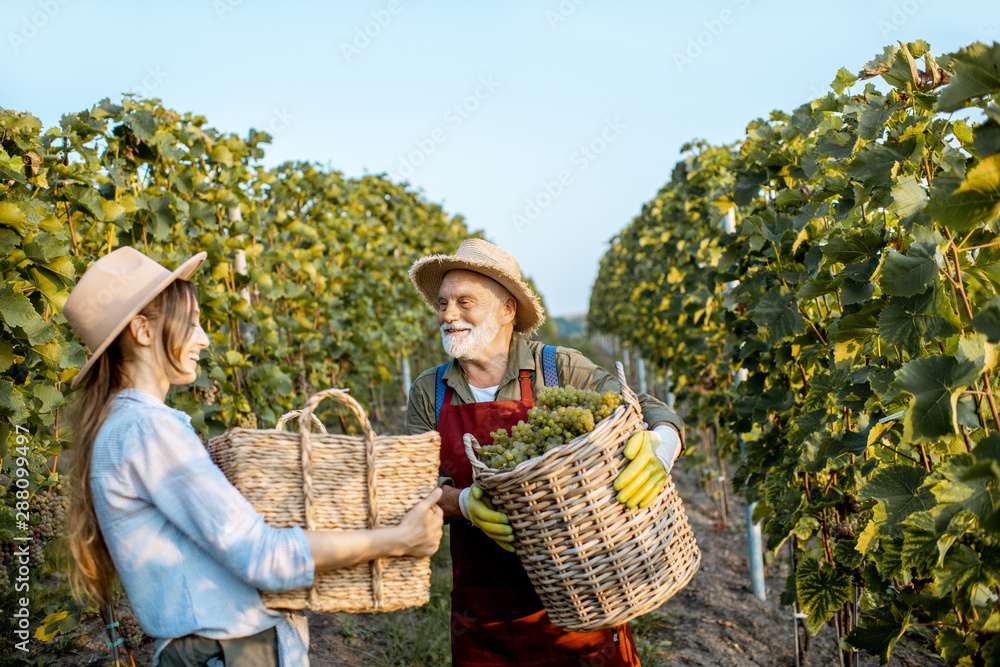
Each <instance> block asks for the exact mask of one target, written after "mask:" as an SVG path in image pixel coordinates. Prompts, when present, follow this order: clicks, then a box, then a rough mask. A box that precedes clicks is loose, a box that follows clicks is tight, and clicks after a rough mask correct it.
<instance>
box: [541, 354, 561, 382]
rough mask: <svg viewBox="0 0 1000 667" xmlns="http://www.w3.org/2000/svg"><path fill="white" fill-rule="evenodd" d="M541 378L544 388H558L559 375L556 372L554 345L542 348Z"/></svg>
mask: <svg viewBox="0 0 1000 667" xmlns="http://www.w3.org/2000/svg"><path fill="white" fill-rule="evenodd" d="M542 377H543V378H544V379H545V386H546V387H558V386H559V374H558V373H557V372H556V348H555V346H554V345H545V346H543V347H542Z"/></svg>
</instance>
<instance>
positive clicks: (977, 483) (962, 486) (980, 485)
mask: <svg viewBox="0 0 1000 667" xmlns="http://www.w3.org/2000/svg"><path fill="white" fill-rule="evenodd" d="M984 446H985V447H987V448H988V447H989V446H990V443H984ZM973 451H976V450H973ZM984 454H985V453H984ZM983 458H984V459H985V458H986V456H985V455H984V456H983ZM974 471H975V464H974V462H973V458H972V455H970V454H966V453H962V454H959V455H956V456H951V457H948V458H947V459H945V460H944V461H942V462H941V464H940V465H938V467H937V468H935V469H934V474H933V476H932V477H931V478H930V481H929V484H930V487H931V492H932V493H933V494H934V496H935V497H936V498H937V501H938V503H941V504H942V505H945V506H948V507H949V508H951V512H950V514H955V513H956V512H960V511H962V512H967V513H970V514H971V515H972V516H974V517H975V516H986V515H987V514H988V513H990V512H992V511H993V508H994V507H995V506H996V500H995V499H994V497H993V489H992V484H991V482H992V477H985V476H979V475H974V474H973V475H970V472H974Z"/></svg>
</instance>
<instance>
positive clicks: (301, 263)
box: [0, 96, 469, 650]
mask: <svg viewBox="0 0 1000 667" xmlns="http://www.w3.org/2000/svg"><path fill="white" fill-rule="evenodd" d="M269 141H270V136H269V135H267V134H266V133H263V132H259V131H256V130H253V129H251V130H250V131H249V132H248V133H247V134H246V136H243V137H241V136H237V135H236V134H227V133H222V132H219V131H217V130H215V129H213V128H211V127H208V126H207V121H206V119H205V118H204V117H202V116H198V115H196V114H191V113H185V114H180V113H177V112H175V111H172V110H170V109H166V108H164V107H163V106H162V105H161V104H160V103H159V101H158V100H138V99H134V98H132V97H130V96H126V97H125V98H124V99H123V100H122V101H121V103H120V104H119V103H113V102H111V101H110V100H107V99H105V100H103V101H102V102H100V103H99V104H97V105H95V106H94V107H92V108H91V109H89V110H85V111H81V112H79V113H71V114H66V115H64V116H63V117H62V120H61V121H60V123H59V125H58V126H57V127H51V128H48V129H47V130H45V131H44V132H42V128H41V124H40V123H39V121H38V120H37V119H36V118H34V117H32V116H30V115H29V114H23V113H16V112H11V111H6V110H2V109H0V271H2V274H3V283H2V285H0V320H2V323H0V417H2V419H0V473H2V475H4V476H6V478H9V479H15V478H17V477H18V476H19V475H20V474H22V473H18V470H19V469H24V471H25V479H27V484H28V486H27V487H26V489H25V490H26V492H27V493H28V494H29V495H34V494H35V493H36V492H37V491H39V490H40V489H42V488H44V487H47V486H49V485H51V484H53V483H55V481H56V478H57V476H56V474H55V462H56V459H55V457H57V456H58V455H59V453H60V451H61V450H62V448H63V447H65V446H67V444H68V443H69V441H70V439H71V436H72V434H71V431H70V430H69V429H68V428H67V426H66V422H67V415H66V407H67V406H66V404H67V401H68V400H70V399H71V398H72V397H71V396H69V395H64V393H65V392H68V391H69V383H70V382H71V381H72V379H73V377H74V376H75V374H76V372H77V369H78V368H79V367H80V366H81V365H82V364H83V362H84V360H85V358H86V352H85V350H84V348H83V346H82V344H81V343H80V341H79V340H78V339H77V338H76V336H75V335H74V334H73V332H72V331H71V330H70V328H69V326H68V325H67V323H66V320H65V318H64V317H63V316H62V307H63V304H64V303H65V301H66V298H67V296H68V294H69V291H70V290H71V289H72V287H73V285H75V283H76V280H77V278H78V277H79V276H80V275H82V273H83V272H84V271H85V270H86V269H87V267H88V266H89V265H90V264H91V263H92V262H93V261H94V260H95V259H96V258H97V257H100V256H102V255H104V254H106V253H108V252H110V251H111V250H113V249H115V248H117V247H119V246H122V245H130V246H134V247H136V248H138V249H139V250H142V251H143V252H145V253H146V254H148V255H149V256H150V257H152V258H153V259H155V260H157V261H161V262H163V263H164V264H165V265H167V266H168V267H174V266H176V265H178V264H179V263H181V262H183V261H184V260H186V259H187V258H189V257H190V256H191V255H193V254H194V253H196V252H199V251H205V252H207V253H208V260H207V263H206V265H205V268H203V269H202V271H201V272H200V273H198V274H197V275H196V276H195V277H194V279H193V280H194V281H195V283H196V284H197V285H198V289H199V295H200V305H201V320H202V323H203V325H204V327H205V330H206V331H207V333H208V334H209V336H210V338H211V342H212V344H211V347H210V348H209V350H208V351H207V353H206V355H205V356H204V357H203V362H202V368H201V373H200V375H199V378H198V380H197V382H195V384H194V385H193V386H192V387H187V388H180V389H178V390H177V391H174V392H172V393H171V395H170V396H169V397H168V402H169V403H170V404H172V405H173V406H174V407H177V408H179V409H182V410H185V411H186V412H188V413H189V414H190V415H191V416H192V421H193V424H194V426H195V428H196V429H197V430H198V431H199V432H200V433H201V434H202V435H203V436H204V437H206V438H208V437H212V436H215V435H218V434H220V433H222V432H223V431H224V430H226V429H228V428H231V427H233V426H237V425H239V426H260V427H262V428H263V427H268V426H271V425H273V424H274V423H275V422H276V420H277V418H278V417H279V416H280V415H281V414H282V413H284V412H286V411H288V410H290V409H293V408H297V407H301V405H302V403H303V402H304V400H305V398H306V396H307V395H308V394H309V393H311V392H313V391H315V390H318V389H323V388H326V387H330V386H340V387H347V388H351V389H352V390H353V391H354V395H355V396H357V397H358V398H359V400H361V401H362V402H367V400H368V398H369V397H371V399H372V401H375V396H376V390H379V391H380V390H381V388H382V387H384V386H393V385H395V384H396V383H397V382H398V380H397V379H396V369H397V368H398V366H399V359H400V356H401V355H402V354H406V355H408V356H409V357H410V359H411V361H412V362H413V363H414V365H415V366H418V367H421V368H422V367H425V366H429V365H431V364H432V363H435V362H437V361H438V360H439V357H440V354H441V353H440V352H438V351H437V349H436V348H437V346H429V345H428V341H430V342H434V340H435V338H436V336H435V334H436V327H435V324H434V322H433V318H432V316H431V315H430V314H429V311H428V310H427V306H426V305H425V304H424V303H423V301H422V299H421V298H420V297H419V295H418V294H417V292H416V290H414V289H413V287H412V285H411V284H410V281H409V278H408V276H407V272H408V270H409V268H410V266H411V265H412V263H413V262H414V261H415V260H416V259H417V258H419V257H421V256H425V255H429V254H436V253H450V252H452V251H454V249H455V248H456V247H458V244H459V243H460V242H461V240H463V239H464V238H466V237H467V236H468V235H469V232H468V230H467V228H466V225H465V223H464V221H463V220H462V218H461V217H459V216H448V215H447V214H446V213H445V212H444V211H443V210H442V209H441V207H440V206H438V205H436V204H433V203H430V202H427V201H426V200H424V199H423V198H422V197H421V196H420V195H419V194H417V193H415V192H413V191H412V190H409V189H407V187H405V186H403V185H399V184H396V183H392V182H391V181H389V180H388V179H387V178H385V177H384V176H381V175H366V176H363V177H360V178H346V177H344V176H343V175H342V174H340V173H339V172H336V171H332V170H330V169H326V168H322V167H319V166H317V165H314V164H307V163H295V162H291V163H285V164H282V165H280V166H278V167H275V168H273V169H266V168H264V167H263V166H261V164H260V160H261V158H262V157H263V155H264V149H263V147H264V145H265V144H267V143H268V142H269ZM244 260H245V267H246V268H245V271H241V270H240V269H241V265H242V264H243V263H244ZM369 407H372V406H371V405H369ZM334 414H336V413H334ZM325 417H326V418H325V421H326V423H327V424H329V425H332V424H333V423H335V422H336V420H335V419H332V418H331V415H329V414H327V415H326V416H325ZM17 447H22V448H23V449H22V451H20V452H18V451H16V448H17ZM19 457H20V461H19ZM0 498H2V501H0V542H8V541H10V540H11V539H12V537H14V536H15V535H21V534H23V532H24V531H23V529H19V528H18V527H17V524H16V520H15V502H16V498H15V488H14V487H13V486H11V487H9V488H6V489H4V488H3V487H0ZM33 521H34V519H33ZM0 593H4V594H5V593H6V589H5V588H4V589H2V590H0ZM6 616H7V617H10V618H13V617H12V616H11V614H9V613H8V614H6ZM5 633H6V630H4V634H5ZM0 650H5V649H4V648H3V647H2V646H0Z"/></svg>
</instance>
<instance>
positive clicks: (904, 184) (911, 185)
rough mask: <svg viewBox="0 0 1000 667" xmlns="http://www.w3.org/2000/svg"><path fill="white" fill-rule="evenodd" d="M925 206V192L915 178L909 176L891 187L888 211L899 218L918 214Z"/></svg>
mask: <svg viewBox="0 0 1000 667" xmlns="http://www.w3.org/2000/svg"><path fill="white" fill-rule="evenodd" d="M925 206H927V191H926V190H924V187H923V186H922V185H920V181H918V180H917V178H916V177H915V176H913V175H912V174H909V175H907V176H904V177H903V178H900V179H899V180H898V181H897V182H896V184H895V185H894V186H892V204H890V205H889V210H890V211H892V212H893V213H895V214H896V215H898V216H899V217H901V218H905V217H907V216H910V215H913V214H914V213H918V212H920V211H921V210H923V208H924V207H925Z"/></svg>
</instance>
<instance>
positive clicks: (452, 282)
mask: <svg viewBox="0 0 1000 667" xmlns="http://www.w3.org/2000/svg"><path fill="white" fill-rule="evenodd" d="M488 280H490V279H489V278H487V277H486V276H482V275H479V274H478V273H473V272H472V271H449V272H448V273H446V274H445V276H444V279H443V280H442V281H441V289H440V290H438V325H439V326H440V327H441V342H442V343H443V344H444V351H445V352H447V353H448V356H450V357H454V358H456V359H468V358H472V357H475V356H476V355H478V354H479V353H480V352H482V350H483V349H484V348H485V347H486V346H487V345H489V344H490V343H492V342H493V340H494V339H495V338H496V337H497V335H498V334H499V333H500V325H501V319H502V315H503V309H502V308H501V305H502V304H501V303H500V302H499V300H498V299H497V297H496V296H494V294H493V293H492V292H491V291H490V290H489V289H487V288H486V281H488Z"/></svg>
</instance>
